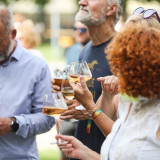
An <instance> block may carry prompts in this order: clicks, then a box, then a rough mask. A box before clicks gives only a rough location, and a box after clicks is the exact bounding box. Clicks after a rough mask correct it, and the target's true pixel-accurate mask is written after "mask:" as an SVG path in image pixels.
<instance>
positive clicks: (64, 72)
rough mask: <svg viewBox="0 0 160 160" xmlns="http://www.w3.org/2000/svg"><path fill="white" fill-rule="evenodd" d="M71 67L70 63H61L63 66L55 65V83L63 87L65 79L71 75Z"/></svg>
mask: <svg viewBox="0 0 160 160" xmlns="http://www.w3.org/2000/svg"><path fill="white" fill-rule="evenodd" d="M69 68H70V65H61V66H56V67H53V78H54V80H55V83H54V84H55V85H57V86H59V87H60V90H61V87H62V83H63V80H64V79H67V77H68V75H69Z"/></svg>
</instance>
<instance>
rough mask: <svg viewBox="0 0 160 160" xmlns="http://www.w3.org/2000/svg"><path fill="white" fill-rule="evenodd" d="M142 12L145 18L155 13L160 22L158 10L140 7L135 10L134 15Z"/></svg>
mask: <svg viewBox="0 0 160 160" xmlns="http://www.w3.org/2000/svg"><path fill="white" fill-rule="evenodd" d="M141 13H143V15H142V16H143V18H144V19H147V18H149V17H151V16H152V15H153V14H155V15H156V17H157V19H158V21H159V23H160V17H159V15H158V13H157V11H156V10H154V9H147V10H145V9H144V8H143V7H138V8H137V9H135V10H134V12H133V15H135V14H141Z"/></svg>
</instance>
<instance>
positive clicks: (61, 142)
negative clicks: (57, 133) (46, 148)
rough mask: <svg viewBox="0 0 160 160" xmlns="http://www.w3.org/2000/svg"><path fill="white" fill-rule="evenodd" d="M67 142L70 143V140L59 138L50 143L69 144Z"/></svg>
mask: <svg viewBox="0 0 160 160" xmlns="http://www.w3.org/2000/svg"><path fill="white" fill-rule="evenodd" d="M67 143H68V141H64V140H62V139H60V138H59V139H58V140H55V141H53V142H51V143H50V144H67Z"/></svg>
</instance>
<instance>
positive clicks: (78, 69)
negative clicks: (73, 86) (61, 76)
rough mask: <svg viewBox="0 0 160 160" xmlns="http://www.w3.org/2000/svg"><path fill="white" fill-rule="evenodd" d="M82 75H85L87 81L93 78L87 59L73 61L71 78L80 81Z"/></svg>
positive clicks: (76, 81)
mask: <svg viewBox="0 0 160 160" xmlns="http://www.w3.org/2000/svg"><path fill="white" fill-rule="evenodd" d="M80 77H84V79H85V81H88V80H90V79H91V78H92V74H91V71H90V69H89V67H88V64H87V62H86V61H79V62H72V63H71V66H70V73H69V79H70V80H71V81H72V82H75V83H80Z"/></svg>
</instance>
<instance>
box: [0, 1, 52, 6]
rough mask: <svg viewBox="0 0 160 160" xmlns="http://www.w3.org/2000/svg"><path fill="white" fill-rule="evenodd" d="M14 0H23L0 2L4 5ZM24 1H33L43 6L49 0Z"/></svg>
mask: <svg viewBox="0 0 160 160" xmlns="http://www.w3.org/2000/svg"><path fill="white" fill-rule="evenodd" d="M16 1H24V0H0V2H1V3H2V4H5V5H8V4H10V3H11V2H12V3H13V2H16ZM25 1H34V2H35V3H36V4H38V5H42V6H44V5H45V4H46V3H47V2H48V1H49V0H25Z"/></svg>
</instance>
